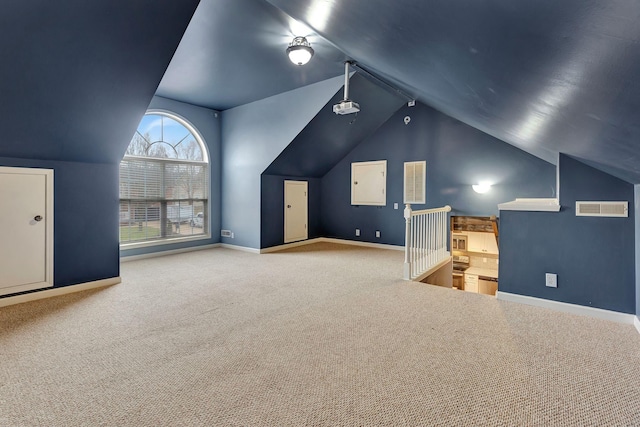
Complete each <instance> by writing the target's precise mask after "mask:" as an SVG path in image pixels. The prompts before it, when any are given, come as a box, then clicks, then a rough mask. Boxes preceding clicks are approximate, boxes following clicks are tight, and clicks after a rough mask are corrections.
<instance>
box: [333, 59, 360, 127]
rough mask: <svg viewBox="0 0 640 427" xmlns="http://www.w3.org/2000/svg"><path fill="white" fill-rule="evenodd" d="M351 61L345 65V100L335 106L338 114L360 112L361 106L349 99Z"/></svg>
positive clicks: (335, 111) (334, 110)
mask: <svg viewBox="0 0 640 427" xmlns="http://www.w3.org/2000/svg"><path fill="white" fill-rule="evenodd" d="M349 64H350V62H349V61H345V63H344V99H343V100H342V101H340V102H338V103H337V104H335V105H334V106H333V112H334V113H336V114H342V115H344V114H353V113H357V112H358V111H360V105H359V104H358V103H357V102H354V101H352V100H350V99H349Z"/></svg>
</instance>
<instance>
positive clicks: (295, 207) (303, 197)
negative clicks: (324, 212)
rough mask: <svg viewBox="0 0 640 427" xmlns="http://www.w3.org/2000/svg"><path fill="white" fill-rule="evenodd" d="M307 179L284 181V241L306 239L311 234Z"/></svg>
mask: <svg viewBox="0 0 640 427" xmlns="http://www.w3.org/2000/svg"><path fill="white" fill-rule="evenodd" d="M307 191H308V183H307V181H285V182H284V242H285V243H290V242H297V241H298V240H306V239H307V238H308V236H309V232H308V227H307V222H308V195H307Z"/></svg>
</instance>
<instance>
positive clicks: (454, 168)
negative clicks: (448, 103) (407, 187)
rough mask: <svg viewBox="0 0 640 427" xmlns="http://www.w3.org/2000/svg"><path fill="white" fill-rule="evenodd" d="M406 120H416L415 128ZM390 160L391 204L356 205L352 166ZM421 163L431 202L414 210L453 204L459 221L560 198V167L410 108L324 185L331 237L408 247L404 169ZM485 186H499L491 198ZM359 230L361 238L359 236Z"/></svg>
mask: <svg viewBox="0 0 640 427" xmlns="http://www.w3.org/2000/svg"><path fill="white" fill-rule="evenodd" d="M405 116H410V118H411V121H410V123H409V124H408V125H405V124H404V117H405ZM385 159H386V160H387V175H388V177H387V205H386V206H384V207H374V206H351V186H350V181H351V163H352V162H360V161H370V160H385ZM417 160H426V162H427V203H426V204H424V205H414V206H413V208H414V209H425V208H430V207H440V206H444V205H447V204H448V205H450V206H451V207H452V208H453V211H452V214H454V215H498V208H497V205H498V203H502V202H506V201H510V200H513V199H515V198H516V197H553V196H555V186H556V174H555V167H554V166H553V165H551V164H550V163H547V162H545V161H543V160H540V159H538V158H536V157H534V156H532V155H529V154H527V153H525V152H523V151H521V150H519V149H517V148H514V147H512V146H510V145H508V144H506V143H504V142H502V141H499V140H497V139H495V138H493V137H491V136H489V135H487V134H485V133H483V132H480V131H478V130H476V129H474V128H472V127H470V126H467V125H465V124H463V123H461V122H459V121H457V120H455V119H452V118H451V117H449V116H446V115H444V114H442V113H439V112H437V111H436V110H434V109H432V108H429V107H426V106H424V105H421V104H417V105H416V106H415V107H407V106H404V107H402V108H401V109H400V110H398V112H396V114H394V115H393V116H392V117H391V119H390V120H388V121H387V122H386V123H385V124H384V125H382V126H381V127H380V128H379V129H378V130H377V131H376V132H375V134H374V135H373V136H371V137H369V138H367V139H365V140H364V141H362V143H360V144H359V145H358V146H357V147H356V148H355V149H353V150H352V151H351V152H350V153H349V154H348V155H347V156H346V157H345V158H344V159H342V160H341V161H340V162H339V163H338V164H337V165H336V166H335V167H334V168H333V169H332V170H330V171H329V172H328V173H327V174H326V175H325V176H324V177H323V178H322V190H321V191H322V193H321V214H320V217H321V227H322V230H321V231H322V233H323V235H324V236H326V237H337V238H342V239H349V240H362V241H369V242H377V243H386V244H392V245H404V218H403V204H402V202H403V198H402V194H403V163H404V162H407V161H417ZM482 180H488V181H491V182H493V183H494V186H493V188H492V189H491V191H490V192H489V193H486V194H477V193H475V192H474V191H473V190H472V188H471V185H472V184H476V183H478V182H479V181H482ZM394 203H398V209H397V210H395V209H393V204H394ZM356 228H359V229H360V230H361V236H360V237H356V236H355V229H356ZM376 230H380V232H381V237H380V238H376V237H375V231H376Z"/></svg>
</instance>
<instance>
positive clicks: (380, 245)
mask: <svg viewBox="0 0 640 427" xmlns="http://www.w3.org/2000/svg"><path fill="white" fill-rule="evenodd" d="M320 241H321V242H329V243H339V244H343V245H352V246H364V247H365V248H376V249H390V250H393V251H404V246H398V245H388V244H385V243H373V242H360V241H358V240H346V239H334V238H331V237H320Z"/></svg>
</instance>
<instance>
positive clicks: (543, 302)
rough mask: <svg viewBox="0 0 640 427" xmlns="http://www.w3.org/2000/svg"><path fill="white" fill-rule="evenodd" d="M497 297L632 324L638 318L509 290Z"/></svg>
mask: <svg viewBox="0 0 640 427" xmlns="http://www.w3.org/2000/svg"><path fill="white" fill-rule="evenodd" d="M496 297H497V298H498V299H499V300H502V301H510V302H517V303H520V304H527V305H533V306H536V307H543V308H549V309H551V310H555V311H561V312H564V313H571V314H578V315H581V316H588V317H595V318H598V319H604V320H610V321H613V322H618V323H626V324H630V325H632V324H633V323H634V319H637V318H636V316H634V315H633V314H627V313H620V312H618V311H611V310H604V309H601V308H594V307H587V306H584V305H577V304H569V303H566V302H560V301H553V300H548V299H544V298H536V297H530V296H526V295H518V294H512V293H508V292H501V291H498V292H496ZM636 327H637V326H636Z"/></svg>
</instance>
